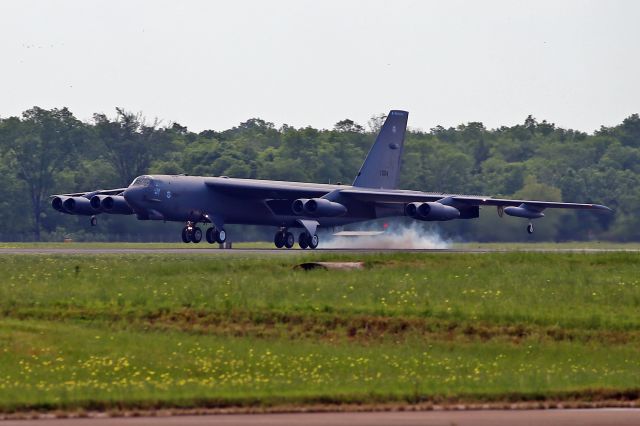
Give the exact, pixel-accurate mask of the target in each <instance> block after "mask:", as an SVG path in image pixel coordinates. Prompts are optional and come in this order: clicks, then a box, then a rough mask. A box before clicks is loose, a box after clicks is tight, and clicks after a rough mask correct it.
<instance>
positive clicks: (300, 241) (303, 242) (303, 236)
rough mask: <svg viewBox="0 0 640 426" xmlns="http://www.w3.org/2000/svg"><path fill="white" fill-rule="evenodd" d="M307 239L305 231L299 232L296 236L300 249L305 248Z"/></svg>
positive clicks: (307, 242)
mask: <svg viewBox="0 0 640 426" xmlns="http://www.w3.org/2000/svg"><path fill="white" fill-rule="evenodd" d="M308 240H309V239H308V238H307V233H306V232H301V233H300V236H299V237H298V244H299V245H300V248H301V249H302V250H304V249H306V248H307V247H309V241H308Z"/></svg>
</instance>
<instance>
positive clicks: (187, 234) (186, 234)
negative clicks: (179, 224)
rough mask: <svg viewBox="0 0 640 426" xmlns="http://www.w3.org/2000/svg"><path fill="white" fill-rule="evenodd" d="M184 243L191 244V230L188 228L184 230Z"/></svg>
mask: <svg viewBox="0 0 640 426" xmlns="http://www.w3.org/2000/svg"><path fill="white" fill-rule="evenodd" d="M182 242H183V243H190V242H191V233H190V232H189V228H187V227H186V226H185V227H184V228H182Z"/></svg>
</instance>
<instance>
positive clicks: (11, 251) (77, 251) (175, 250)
mask: <svg viewBox="0 0 640 426" xmlns="http://www.w3.org/2000/svg"><path fill="white" fill-rule="evenodd" d="M514 251H515V252H518V251H520V252H537V253H606V252H619V251H624V252H635V253H638V252H640V249H597V248H594V249H585V248H580V249H573V248H559V249H541V248H532V249H317V250H286V249H243V248H236V249H228V250H221V249H217V248H210V249H209V248H81V247H78V248H0V255H2V254H154V253H156V254H208V255H211V254H214V255H233V254H245V255H246V254H249V255H285V254H289V255H294V254H298V255H302V254H311V253H356V254H367V253H369V254H370V253H398V252H405V253H510V252H514Z"/></svg>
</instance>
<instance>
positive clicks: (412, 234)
mask: <svg viewBox="0 0 640 426" xmlns="http://www.w3.org/2000/svg"><path fill="white" fill-rule="evenodd" d="M449 246H450V242H449V241H446V240H444V239H442V237H440V235H438V233H437V232H434V231H430V230H425V229H422V228H421V227H420V226H418V225H416V224H412V225H410V226H401V227H391V228H389V229H387V230H386V231H385V232H384V233H382V234H380V235H372V236H356V237H340V236H333V235H331V236H330V237H329V238H327V237H324V238H322V239H321V240H320V245H319V248H332V249H446V248H448V247H449Z"/></svg>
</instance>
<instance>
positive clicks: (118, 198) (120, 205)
mask: <svg viewBox="0 0 640 426" xmlns="http://www.w3.org/2000/svg"><path fill="white" fill-rule="evenodd" d="M95 197H102V196H100V195H96V196H94V197H93V198H95ZM99 200H100V209H101V210H102V211H103V212H105V213H109V214H133V209H132V208H131V207H130V206H129V204H128V203H127V201H126V200H125V199H124V197H123V196H122V195H107V196H106V197H104V198H102V199H99ZM92 201H93V199H92Z"/></svg>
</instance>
